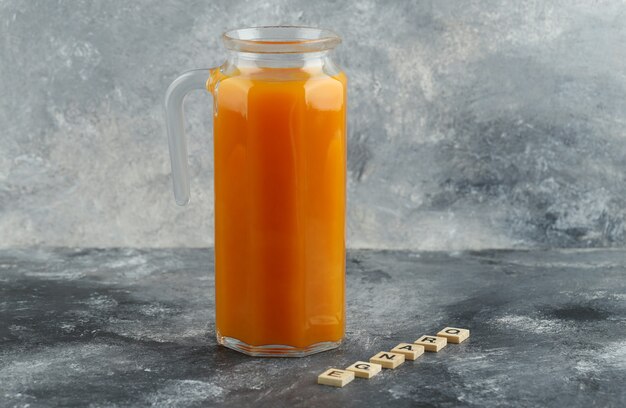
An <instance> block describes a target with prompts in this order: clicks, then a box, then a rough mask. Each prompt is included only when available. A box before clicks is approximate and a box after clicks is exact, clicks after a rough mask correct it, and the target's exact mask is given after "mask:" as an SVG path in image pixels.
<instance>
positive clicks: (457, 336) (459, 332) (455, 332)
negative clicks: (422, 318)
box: [437, 327, 470, 344]
mask: <svg viewBox="0 0 626 408" xmlns="http://www.w3.org/2000/svg"><path fill="white" fill-rule="evenodd" d="M469 335H470V331H469V330H467V329H459V328H456V327H446V328H445V329H443V330H442V331H440V332H439V333H437V336H438V337H445V338H446V339H448V343H456V344H458V343H461V342H463V341H465V340H466V339H467V338H468V337H469Z"/></svg>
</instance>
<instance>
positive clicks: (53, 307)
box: [0, 249, 626, 408]
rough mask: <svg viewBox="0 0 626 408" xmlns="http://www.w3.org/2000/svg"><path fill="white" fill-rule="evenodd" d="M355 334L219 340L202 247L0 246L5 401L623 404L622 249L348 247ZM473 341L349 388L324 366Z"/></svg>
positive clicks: (0, 389)
mask: <svg viewBox="0 0 626 408" xmlns="http://www.w3.org/2000/svg"><path fill="white" fill-rule="evenodd" d="M347 265H348V266H347V306H348V310H347V328H346V331H347V336H346V340H345V342H344V344H343V345H342V346H341V347H340V348H339V349H336V350H332V351H328V352H325V353H321V354H317V355H314V356H310V357H306V358H302V359H267V358H252V357H248V356H245V355H242V354H239V353H236V352H234V351H231V350H228V349H225V348H222V347H218V346H217V345H216V343H215V340H214V336H215V333H214V324H213V323H214V306H213V302H212V292H213V284H214V282H213V275H212V273H211V272H210V271H211V270H212V268H213V254H212V251H210V250H204V249H154V250H130V249H109V250H96V249H81V250H74V249H25V250H3V251H0V406H30V407H39V406H89V405H91V406H145V405H156V406H168V407H172V406H207V405H216V406H220V405H223V406H234V407H244V406H251V405H254V406H268V407H282V406H285V407H298V406H302V407H305V406H306V407H310V406H323V407H327V408H329V407H372V406H386V405H389V406H480V407H484V406H570V407H571V406H581V407H582V406H603V407H604V406H615V407H618V406H624V405H625V404H626V386H625V384H626V251H624V250H593V251H590V250H581V251H577V250H558V251H557V250H555V251H482V252H455V253H444V252H422V253H410V252H394V251H364V250H359V251H351V252H349V254H348V263H347ZM447 325H450V326H459V327H467V328H470V329H471V331H472V336H471V338H470V339H469V340H467V341H466V342H464V343H462V344H460V345H453V344H451V345H448V346H447V347H446V348H444V349H443V350H442V351H441V352H439V353H427V354H426V355H424V356H422V357H421V358H419V359H418V360H416V361H415V362H411V361H408V362H406V363H404V364H403V365H401V366H400V367H398V368H397V369H395V370H387V371H384V372H383V373H381V374H380V375H378V376H376V377H374V378H373V379H371V380H364V379H358V378H357V379H355V380H354V381H353V382H352V383H350V384H348V385H347V386H346V387H345V388H341V389H338V388H333V387H327V386H321V385H317V384H316V379H317V375H318V374H319V373H321V372H322V371H324V370H326V369H327V368H329V367H339V368H342V367H345V366H348V365H349V364H351V363H353V362H354V361H356V360H357V359H361V360H363V359H368V358H369V357H370V356H372V355H373V354H375V353H376V352H378V351H381V350H388V349H390V348H392V347H393V346H395V345H396V344H397V343H399V342H401V341H409V342H411V341H413V340H415V339H416V338H417V337H418V336H420V335H422V334H434V333H436V332H437V331H438V330H439V329H440V328H443V327H444V326H447Z"/></svg>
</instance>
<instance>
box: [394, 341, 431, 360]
mask: <svg viewBox="0 0 626 408" xmlns="http://www.w3.org/2000/svg"><path fill="white" fill-rule="evenodd" d="M391 351H392V352H393V353H400V354H404V358H405V359H407V360H415V359H416V358H418V357H419V356H421V355H422V354H424V346H420V345H419V344H411V343H400V344H398V345H397V346H395V347H394V348H392V349H391Z"/></svg>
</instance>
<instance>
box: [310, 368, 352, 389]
mask: <svg viewBox="0 0 626 408" xmlns="http://www.w3.org/2000/svg"><path fill="white" fill-rule="evenodd" d="M352 380H354V373H353V372H352V371H346V370H340V369H338V368H329V369H328V370H326V371H324V372H323V373H322V374H320V375H319V376H318V377H317V383H318V384H324V385H330V386H333V387H343V386H344V385H346V384H348V383H349V382H350V381H352Z"/></svg>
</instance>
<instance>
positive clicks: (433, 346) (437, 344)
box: [414, 336, 448, 352]
mask: <svg viewBox="0 0 626 408" xmlns="http://www.w3.org/2000/svg"><path fill="white" fill-rule="evenodd" d="M414 343H415V344H419V345H420V346H424V350H426V351H434V352H437V351H439V350H441V349H442V348H444V347H445V346H446V344H447V343H448V340H447V339H446V338H445V337H437V336H422V337H420V338H419V339H417V340H415V342H414Z"/></svg>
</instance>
